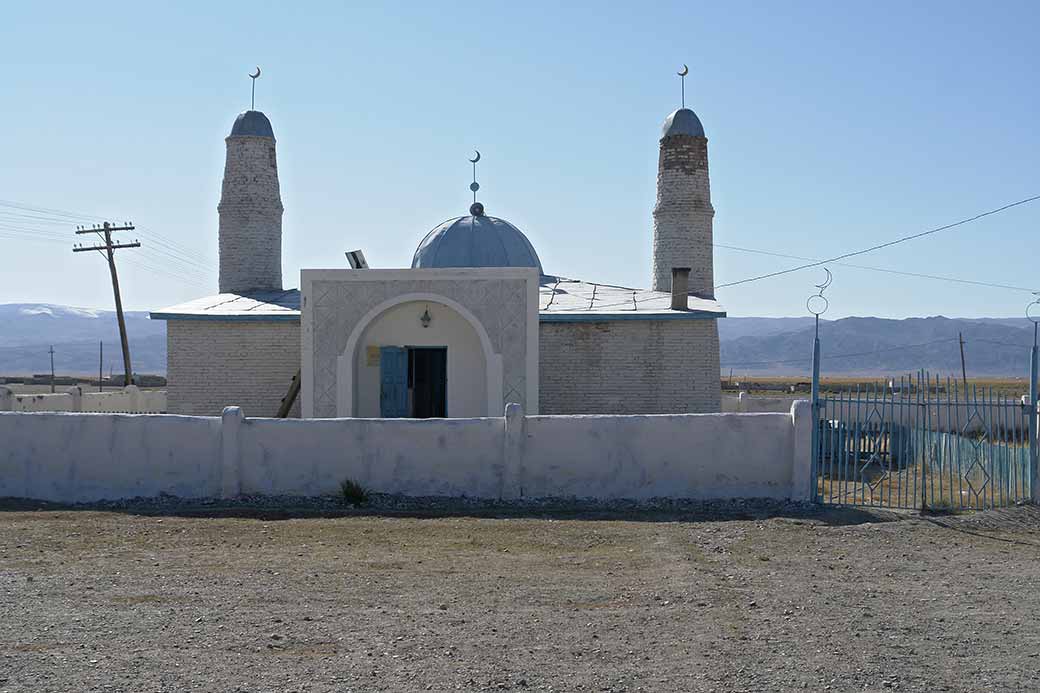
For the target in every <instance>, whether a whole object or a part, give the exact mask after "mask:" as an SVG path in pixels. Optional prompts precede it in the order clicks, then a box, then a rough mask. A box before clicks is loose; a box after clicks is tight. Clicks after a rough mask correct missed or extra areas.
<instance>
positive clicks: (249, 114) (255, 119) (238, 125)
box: [231, 111, 274, 139]
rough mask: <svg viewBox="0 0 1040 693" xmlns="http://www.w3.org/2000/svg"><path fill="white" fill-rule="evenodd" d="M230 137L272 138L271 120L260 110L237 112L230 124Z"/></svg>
mask: <svg viewBox="0 0 1040 693" xmlns="http://www.w3.org/2000/svg"><path fill="white" fill-rule="evenodd" d="M231 136H232V137H270V138H271V139H274V129H272V128H271V121H270V120H268V119H267V116H265V115H264V114H263V113H261V112H260V111H246V112H244V113H239V114H238V117H237V118H235V124H234V125H232V126H231Z"/></svg>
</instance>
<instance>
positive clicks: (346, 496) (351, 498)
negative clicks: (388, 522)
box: [339, 479, 368, 505]
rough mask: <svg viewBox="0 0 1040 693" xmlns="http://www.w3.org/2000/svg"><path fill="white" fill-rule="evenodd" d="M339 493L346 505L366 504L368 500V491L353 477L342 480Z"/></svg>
mask: <svg viewBox="0 0 1040 693" xmlns="http://www.w3.org/2000/svg"><path fill="white" fill-rule="evenodd" d="M339 493H340V497H341V498H342V499H343V503H344V504H345V505H364V504H365V503H367V502H368V491H367V490H366V489H365V487H364V486H362V485H361V484H359V483H358V482H356V481H354V480H353V479H344V480H343V481H341V482H340V483H339Z"/></svg>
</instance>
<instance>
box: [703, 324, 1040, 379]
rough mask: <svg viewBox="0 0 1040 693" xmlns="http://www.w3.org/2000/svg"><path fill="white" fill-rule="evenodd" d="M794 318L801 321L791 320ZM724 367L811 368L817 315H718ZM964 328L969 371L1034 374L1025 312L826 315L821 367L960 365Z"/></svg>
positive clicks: (763, 370)
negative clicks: (903, 316)
mask: <svg viewBox="0 0 1040 693" xmlns="http://www.w3.org/2000/svg"><path fill="white" fill-rule="evenodd" d="M792 320H795V321H797V322H792ZM719 334H720V338H719V341H720V343H721V349H722V355H721V356H722V371H723V373H727V372H728V371H729V370H730V369H731V368H732V369H733V372H734V373H735V374H762V375H797V374H807V373H810V372H811V370H812V340H813V322H812V318H727V319H725V320H720V321H719ZM958 334H963V336H964V351H965V363H966V365H967V371H968V374H969V375H975V376H1008V377H1019V376H1021V377H1028V375H1029V348H1030V347H1031V346H1032V344H1033V329H1032V324H1031V323H1030V322H1029V320H1027V319H1026V318H974V319H965V318H945V317H942V316H938V317H930V318H907V319H904V320H887V319H883V318H843V319H841V320H827V321H821V323H820V353H821V369H822V371H823V372H824V373H832V374H833V373H842V374H849V375H897V374H900V373H908V372H914V371H917V370H918V369H922V368H923V369H925V370H928V371H931V372H932V373H937V374H952V375H959V374H960V372H961V360H960V344H959V341H958Z"/></svg>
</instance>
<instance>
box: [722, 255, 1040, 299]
mask: <svg viewBox="0 0 1040 693" xmlns="http://www.w3.org/2000/svg"><path fill="white" fill-rule="evenodd" d="M712 245H713V246H714V247H716V248H723V249H725V250H737V251H740V252H742V253H755V254H757V255H769V256H771V257H782V258H787V259H788V260H808V261H810V262H825V261H818V260H816V259H815V258H811V257H803V256H801V255H788V254H786V253H776V252H773V251H769V250H756V249H754V248H742V247H740V246H736V245H726V244H724V243H713V244H712ZM831 264H834V265H838V266H839V267H852V268H854V269H861V270H870V271H872V272H885V273H887V274H899V275H903V276H906V277H917V278H919V279H935V280H938V281H944V282H955V283H957V284H971V285H973V286H987V287H991V288H994V289H1009V290H1011V291H1028V292H1029V293H1033V292H1035V291H1037V289H1029V288H1026V287H1024V286H1010V285H1008V284H996V283H993V282H983V281H977V280H974V279H959V278H957V277H944V276H941V275H937V274H921V273H920V272H906V271H903V270H894V269H887V268H884V267H871V266H869V265H854V264H851V263H848V262H834V263H831Z"/></svg>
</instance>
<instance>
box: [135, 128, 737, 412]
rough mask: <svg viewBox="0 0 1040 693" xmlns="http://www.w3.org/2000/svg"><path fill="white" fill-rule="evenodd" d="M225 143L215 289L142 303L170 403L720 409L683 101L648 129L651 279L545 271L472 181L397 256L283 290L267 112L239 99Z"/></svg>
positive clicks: (718, 313) (704, 165)
mask: <svg viewBox="0 0 1040 693" xmlns="http://www.w3.org/2000/svg"><path fill="white" fill-rule="evenodd" d="M225 142H226V146H227V155H226V161H225V166H224V179H223V187H222V191H221V198H220V204H219V205H218V207H217V211H218V215H219V253H220V278H219V293H218V294H216V295H213V296H207V297H205V298H200V299H197V300H194V301H189V302H187V303H183V304H180V305H176V306H172V307H169V308H164V309H162V310H157V311H153V312H152V313H151V317H152V319H155V320H166V321H167V342H168V343H167V347H168V356H167V358H168V363H167V381H168V384H167V400H168V411H169V412H170V413H171V414H196V415H219V414H220V413H221V411H222V410H223V408H224V407H225V406H230V405H237V406H241V407H242V408H243V411H244V412H245V414H246V415H248V416H275V415H276V414H277V413H278V412H279V410H280V409H282V404H283V400H287V401H286V409H288V410H289V411H290V415H291V416H303V417H350V416H357V417H414V418H428V417H482V416H501V415H502V412H503V410H504V406H505V405H506V404H508V403H511V402H515V403H518V404H520V405H521V406H522V407H523V408H524V411H525V412H526V413H528V414H663V413H687V412H694V413H696V412H714V411H718V410H719V408H720V379H719V375H720V374H719V339H718V326H717V320H718V319H719V318H723V317H725V316H726V313H725V311H724V310H723V308H722V307H721V306H720V305H719V304H718V303H717V302H716V301H715V297H714V290H713V285H714V282H713V276H712V262H713V260H712V218H713V216H714V209H713V208H712V205H711V194H710V188H709V183H708V141H707V138H706V137H705V134H704V128H703V126H702V125H701V122H700V119H699V118H698V117H697V115H696V114H695V113H694V112H693V111H692V110H690V109H688V108H685V107H683V108H680V109H678V110H676V111H675V112H673V113H671V114H670V115H669V116H668V117H667V118H666V119H665V121H664V125H663V127H662V130H661V138H660V152H659V159H658V173H657V201H656V204H655V206H654V210H653V233H652V243H653V261H652V267H651V268H650V288H649V289H630V288H623V287H617V286H609V285H605V284H597V283H594V282H589V281H581V280H577V279H570V278H566V277H565V276H561V275H555V274H550V273H547V272H546V271H545V269H543V267H542V264H541V261H540V260H539V258H538V253H537V251H536V249H535V248H534V246H533V245H532V244H531V242H530V241H529V240H528V239H527V237H526V236H525V235H524V234H523V233H522V232H521V231H520V230H519V229H518V228H516V227H515V226H514V225H512V224H510V223H509V222H508V221H506V220H504V219H501V218H498V217H494V216H491V215H489V214H488V213H487V212H486V211H485V209H484V206H483V205H482V204H481V203H480V202H477V201H476V191H477V189H478V188H479V186H478V185H476V181H474V184H473V186H471V187H472V189H473V190H474V203H473V205H472V206H471V207H470V208H469V214H467V215H464V216H460V217H457V218H453V219H450V220H449V221H446V222H444V223H442V224H439V225H438V226H436V227H434V228H433V230H431V231H430V232H429V233H427V234H426V235H425V236H424V237H422V239H421V240H420V241H419V243H418V246H417V248H416V249H415V252H414V255H413V257H412V261H411V266H410V267H409V268H405V269H378V268H368V267H364V266H361V267H358V268H336V269H304V270H302V271H301V273H300V289H285V288H284V287H283V284H282V260H281V258H282V211H283V207H282V201H281V195H280V192H279V183H278V162H277V157H276V154H275V137H274V130H273V128H272V126H271V122H270V120H269V119H268V118H267V116H266V115H264V114H263V113H262V112H260V111H256V110H249V111H246V112H244V113H242V114H241V115H239V116H238V117H237V118H236V120H235V122H234V125H233V126H232V128H231V133H230V135H229V136H228V137H227V138H226V140H225ZM478 158H479V154H478ZM417 237H418V234H417ZM550 269H555V268H550ZM297 384H298V387H296V385H297ZM297 391H298V396H297V395H296V392H297ZM290 404H291V408H289V405H290Z"/></svg>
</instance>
